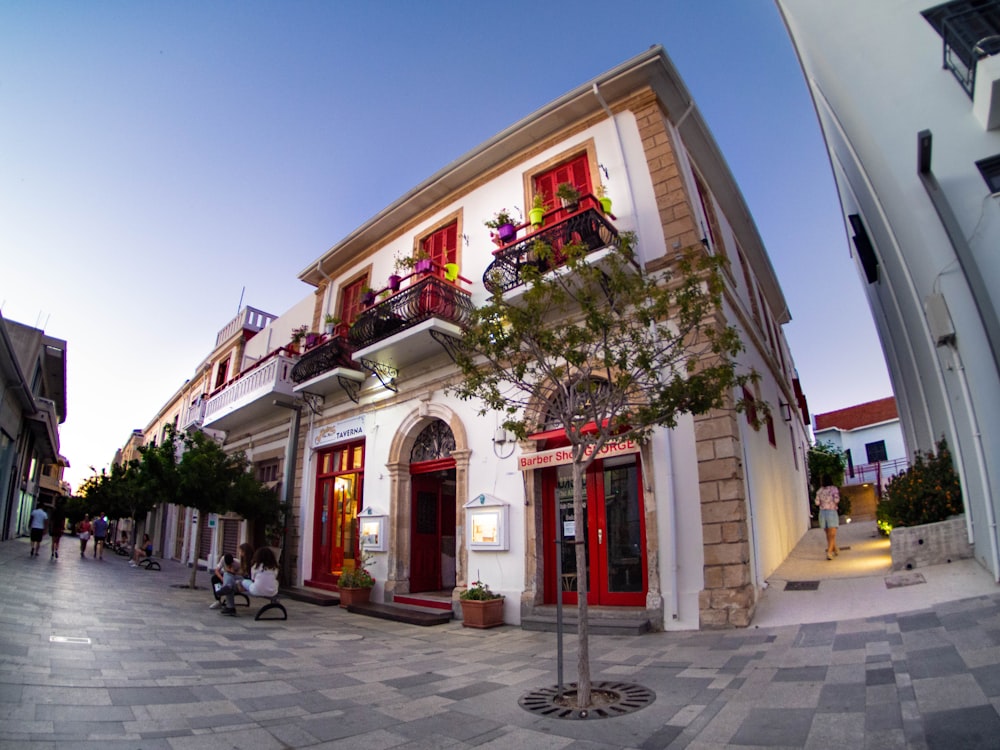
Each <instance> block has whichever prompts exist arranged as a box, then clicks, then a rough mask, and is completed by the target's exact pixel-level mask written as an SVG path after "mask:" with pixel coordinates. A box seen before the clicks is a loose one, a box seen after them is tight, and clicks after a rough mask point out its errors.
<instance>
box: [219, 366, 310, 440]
mask: <svg viewBox="0 0 1000 750" xmlns="http://www.w3.org/2000/svg"><path fill="white" fill-rule="evenodd" d="M296 361H297V360H296V359H292V358H291V357H286V356H285V355H284V354H278V355H275V356H273V357H270V358H269V359H267V360H265V361H263V362H261V363H260V364H258V365H256V366H255V367H253V368H252V369H250V370H247V371H246V372H244V373H241V374H240V376H239V377H237V378H236V380H234V381H232V382H231V383H229V385H227V386H226V387H225V388H223V389H222V390H221V391H219V392H218V393H216V394H215V395H214V396H212V397H211V398H210V399H209V400H208V403H207V404H206V405H205V423H206V424H208V423H210V422H212V421H213V420H215V419H219V418H220V417H223V416H225V415H226V414H231V413H232V412H234V411H236V410H238V409H241V408H242V407H244V406H246V405H248V404H251V403H253V402H254V401H256V400H257V399H259V398H261V397H262V396H266V395H267V394H269V393H281V394H284V395H286V396H291V395H292V393H293V392H292V387H293V386H294V385H295V383H294V382H293V381H292V367H294V366H295V363H296Z"/></svg>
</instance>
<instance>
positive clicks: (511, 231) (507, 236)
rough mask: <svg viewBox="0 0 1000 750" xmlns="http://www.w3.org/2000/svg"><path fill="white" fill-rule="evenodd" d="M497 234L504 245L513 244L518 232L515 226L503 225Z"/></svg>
mask: <svg viewBox="0 0 1000 750" xmlns="http://www.w3.org/2000/svg"><path fill="white" fill-rule="evenodd" d="M497 234H498V235H499V236H500V241H501V242H503V243H504V244H506V243H508V242H511V241H512V240H513V239H514V238H515V237H516V236H517V230H516V229H515V228H514V225H513V224H501V225H500V226H498V227H497Z"/></svg>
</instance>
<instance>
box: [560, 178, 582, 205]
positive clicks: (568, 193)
mask: <svg viewBox="0 0 1000 750" xmlns="http://www.w3.org/2000/svg"><path fill="white" fill-rule="evenodd" d="M556 197H558V198H559V200H561V201H562V205H563V208H565V209H566V210H567V211H576V207H577V206H578V205H579V203H580V191H579V190H577V189H576V187H575V186H574V185H573V183H571V182H560V183H559V185H558V187H556Z"/></svg>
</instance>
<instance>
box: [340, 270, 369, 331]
mask: <svg viewBox="0 0 1000 750" xmlns="http://www.w3.org/2000/svg"><path fill="white" fill-rule="evenodd" d="M367 284H368V281H367V279H358V280H357V281H355V282H353V283H351V284H348V285H347V286H345V287H344V289H343V291H342V292H341V295H340V320H341V322H343V323H347V324H351V323H353V322H354V319H355V318H357V317H358V315H359V314H360V313H361V311H362V309H363V308H364V306H363V305H362V304H361V292H362V290H363V289H364V288H365V286H367Z"/></svg>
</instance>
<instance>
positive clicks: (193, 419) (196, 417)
mask: <svg viewBox="0 0 1000 750" xmlns="http://www.w3.org/2000/svg"><path fill="white" fill-rule="evenodd" d="M207 405H208V396H207V395H205V394H202V395H200V396H198V397H197V398H196V399H194V401H192V402H191V403H190V404H187V405H186V406H185V407H184V411H183V412H182V413H181V419H180V422H179V426H180V429H181V430H182V431H184V432H188V431H190V430H197V429H200V428H201V426H202V424H203V423H204V422H205V407H206V406H207Z"/></svg>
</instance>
